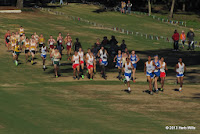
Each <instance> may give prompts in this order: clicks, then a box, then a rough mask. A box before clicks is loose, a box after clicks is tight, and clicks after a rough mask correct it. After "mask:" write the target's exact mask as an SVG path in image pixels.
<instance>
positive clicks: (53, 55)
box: [50, 47, 62, 78]
mask: <svg viewBox="0 0 200 134" xmlns="http://www.w3.org/2000/svg"><path fill="white" fill-rule="evenodd" d="M50 58H53V64H54V72H55V76H56V78H58V69H59V68H58V66H59V62H60V59H61V58H62V56H61V54H60V52H59V51H58V48H57V47H56V48H55V49H54V52H52V53H51V55H50Z"/></svg>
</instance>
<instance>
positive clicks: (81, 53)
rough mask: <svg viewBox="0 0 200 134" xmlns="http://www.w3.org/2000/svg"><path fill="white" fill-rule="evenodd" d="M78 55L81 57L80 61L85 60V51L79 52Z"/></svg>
mask: <svg viewBox="0 0 200 134" xmlns="http://www.w3.org/2000/svg"><path fill="white" fill-rule="evenodd" d="M78 55H79V57H80V61H83V56H84V53H83V52H78Z"/></svg>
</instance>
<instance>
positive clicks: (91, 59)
mask: <svg viewBox="0 0 200 134" xmlns="http://www.w3.org/2000/svg"><path fill="white" fill-rule="evenodd" d="M88 54H89V55H88V56H87V59H86V64H87V69H88V73H89V79H90V80H93V68H94V63H95V58H94V55H93V53H92V52H89V53H88Z"/></svg>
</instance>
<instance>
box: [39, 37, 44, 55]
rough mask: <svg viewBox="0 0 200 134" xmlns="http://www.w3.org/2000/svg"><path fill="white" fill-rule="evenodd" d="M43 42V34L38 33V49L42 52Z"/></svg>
mask: <svg viewBox="0 0 200 134" xmlns="http://www.w3.org/2000/svg"><path fill="white" fill-rule="evenodd" d="M44 42H45V39H44V36H43V34H40V37H39V49H40V52H42V51H41V48H42V47H43V44H44Z"/></svg>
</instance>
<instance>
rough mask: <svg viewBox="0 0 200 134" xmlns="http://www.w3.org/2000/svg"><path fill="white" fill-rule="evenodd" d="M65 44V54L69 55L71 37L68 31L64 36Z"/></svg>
mask: <svg viewBox="0 0 200 134" xmlns="http://www.w3.org/2000/svg"><path fill="white" fill-rule="evenodd" d="M65 44H66V49H67V55H68V56H70V55H71V51H72V38H71V36H70V35H69V33H68V34H67V36H66V37H65Z"/></svg>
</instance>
